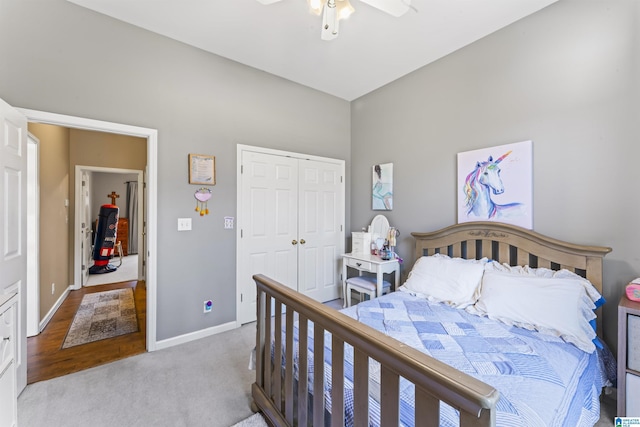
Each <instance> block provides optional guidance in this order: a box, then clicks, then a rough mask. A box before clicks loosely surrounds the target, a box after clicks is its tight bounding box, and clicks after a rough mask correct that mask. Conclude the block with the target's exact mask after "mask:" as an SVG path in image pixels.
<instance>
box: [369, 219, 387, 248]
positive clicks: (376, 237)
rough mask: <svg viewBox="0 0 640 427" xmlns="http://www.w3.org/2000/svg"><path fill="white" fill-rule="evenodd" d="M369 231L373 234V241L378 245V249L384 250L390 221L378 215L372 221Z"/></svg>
mask: <svg viewBox="0 0 640 427" xmlns="http://www.w3.org/2000/svg"><path fill="white" fill-rule="evenodd" d="M369 231H370V233H371V241H372V242H374V243H375V244H376V247H377V248H378V249H382V247H383V246H384V240H385V239H386V238H387V234H388V233H389V220H387V217H386V216H384V215H376V216H375V217H374V218H373V220H372V221H371V225H370V226H369Z"/></svg>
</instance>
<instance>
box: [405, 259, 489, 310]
mask: <svg viewBox="0 0 640 427" xmlns="http://www.w3.org/2000/svg"><path fill="white" fill-rule="evenodd" d="M486 262H487V259H486V258H483V259H481V260H467V259H462V258H450V257H448V256H446V255H441V254H436V255H432V256H423V257H421V258H419V259H418V260H417V261H416V263H415V264H414V265H413V269H412V270H411V272H410V273H409V278H408V279H407V281H406V282H405V283H404V285H403V286H402V287H401V288H400V289H401V290H403V291H405V292H407V291H409V292H411V293H413V294H414V295H417V296H420V297H424V298H427V299H428V300H429V301H437V302H443V303H445V304H448V305H450V306H452V307H458V308H464V307H467V306H469V305H471V304H473V303H475V302H476V300H477V299H478V293H479V286H480V280H481V279H482V273H483V271H484V264H485V263H486Z"/></svg>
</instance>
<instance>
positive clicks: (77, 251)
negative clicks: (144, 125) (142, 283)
mask: <svg viewBox="0 0 640 427" xmlns="http://www.w3.org/2000/svg"><path fill="white" fill-rule="evenodd" d="M84 171H87V172H102V173H114V174H128V175H133V174H135V175H137V176H138V178H137V182H138V217H137V218H136V221H137V223H138V242H142V250H143V251H144V242H143V241H142V229H143V227H142V224H143V221H144V218H143V216H142V214H143V203H144V199H143V197H142V188H143V185H144V183H143V172H142V171H141V170H138V169H119V168H109V167H103V166H86V165H76V173H75V176H76V182H75V187H74V189H75V190H74V191H75V195H76V196H75V207H74V216H75V218H78V214H79V213H80V212H82V200H81V199H82V195H81V194H80V193H81V192H82V172H84ZM73 240H74V251H73V285H72V286H71V289H72V290H78V289H81V288H82V262H83V261H84V260H83V259H82V248H81V245H82V233H81V232H80V227H79V226H78V221H75V224H74V230H73ZM143 258H144V257H142V256H139V257H138V280H143V279H144V277H143V276H142V261H143ZM86 268H89V266H86Z"/></svg>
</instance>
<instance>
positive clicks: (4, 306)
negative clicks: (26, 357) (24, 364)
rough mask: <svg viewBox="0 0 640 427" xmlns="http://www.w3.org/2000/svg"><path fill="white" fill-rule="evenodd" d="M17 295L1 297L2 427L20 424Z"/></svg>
mask: <svg viewBox="0 0 640 427" xmlns="http://www.w3.org/2000/svg"><path fill="white" fill-rule="evenodd" d="M16 301H17V297H16V296H15V294H9V295H0V339H1V341H0V427H12V426H16V425H17V424H18V422H17V416H18V388H17V382H16V339H17V334H16V311H17V304H16Z"/></svg>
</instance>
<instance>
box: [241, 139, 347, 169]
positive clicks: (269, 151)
mask: <svg viewBox="0 0 640 427" xmlns="http://www.w3.org/2000/svg"><path fill="white" fill-rule="evenodd" d="M243 151H252V152H254V153H262V154H273V155H276V156H283V157H292V158H294V159H305V160H314V161H318V162H324V163H335V164H337V165H344V164H345V161H344V160H341V159H334V158H331V157H320V156H313V155H310V154H302V153H294V152H292V151H283V150H275V149H273V148H264V147H254V146H252V145H244V144H238V147H237V154H238V165H240V164H241V161H242V157H241V156H240V154H241V153H242V152H243ZM239 176H240V168H239V167H238V177H239Z"/></svg>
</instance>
